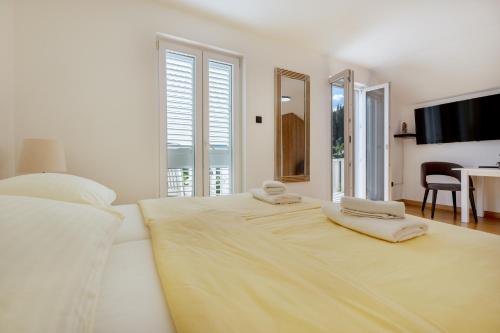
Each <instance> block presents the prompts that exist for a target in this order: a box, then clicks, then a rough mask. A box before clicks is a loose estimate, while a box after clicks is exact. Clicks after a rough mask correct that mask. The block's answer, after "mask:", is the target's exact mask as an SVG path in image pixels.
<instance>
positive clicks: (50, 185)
mask: <svg viewBox="0 0 500 333" xmlns="http://www.w3.org/2000/svg"><path fill="white" fill-rule="evenodd" d="M0 195H18V196H25V197H37V198H45V199H52V200H59V201H67V202H74V203H81V204H89V205H92V206H96V207H103V208H106V207H109V206H110V205H111V203H112V202H113V201H115V200H116V193H115V192H114V191H113V190H112V189H110V188H107V187H106V186H104V185H101V184H99V183H97V182H95V181H93V180H90V179H87V178H82V177H78V176H73V175H68V174H60V173H34V174H29V175H23V176H17V177H12V178H7V179H3V180H0Z"/></svg>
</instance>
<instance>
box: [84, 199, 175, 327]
mask: <svg viewBox="0 0 500 333" xmlns="http://www.w3.org/2000/svg"><path fill="white" fill-rule="evenodd" d="M114 208H115V209H116V210H118V211H119V212H121V213H122V214H123V215H124V216H125V219H124V220H123V223H122V225H121V226H120V229H118V231H117V234H116V237H115V240H114V245H113V246H112V248H111V252H110V255H109V259H108V262H107V264H106V267H105V269H104V272H103V278H102V284H101V290H100V296H99V300H98V304H97V309H96V315H95V324H94V332H95V333H114V332H117V333H118V332H119V333H136V332H147V333H175V328H174V324H173V322H172V319H171V317H170V315H169V310H168V306H167V304H166V302H165V297H164V295H163V290H162V288H161V284H160V279H159V277H158V274H157V272H156V265H155V262H154V257H153V249H152V247H151V241H150V235H149V231H148V229H147V228H146V227H145V225H144V223H143V220H142V214H141V211H140V208H139V206H138V205H121V206H115V207H114Z"/></svg>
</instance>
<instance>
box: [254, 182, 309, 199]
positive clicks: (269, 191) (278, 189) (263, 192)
mask: <svg viewBox="0 0 500 333" xmlns="http://www.w3.org/2000/svg"><path fill="white" fill-rule="evenodd" d="M251 192H252V195H253V197H254V198H255V199H258V200H261V201H264V202H267V203H270V204H273V205H282V204H291V203H297V202H301V201H302V197H301V196H300V195H299V194H295V193H288V192H287V188H286V186H285V184H283V183H282V182H279V181H275V180H266V181H265V182H264V183H263V184H262V188H255V189H253V190H251Z"/></svg>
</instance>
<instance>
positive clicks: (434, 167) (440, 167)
mask: <svg viewBox="0 0 500 333" xmlns="http://www.w3.org/2000/svg"><path fill="white" fill-rule="evenodd" d="M453 168H463V167H462V166H461V165H460V164H456V163H449V162H425V163H422V166H421V168H420V170H421V172H420V182H421V184H422V186H423V187H424V188H425V194H424V200H423V201H422V211H424V209H425V204H426V203H427V196H428V195H429V191H430V190H432V213H431V218H434V211H435V209H436V198H437V193H438V191H439V190H442V191H451V197H452V199H453V214H455V215H456V214H457V195H456V192H457V191H460V190H461V185H460V183H459V184H452V183H428V182H427V176H430V175H441V176H449V177H453V178H455V179H457V180H458V181H461V175H460V171H457V170H453ZM473 192H474V185H473V183H472V178H471V177H469V200H470V204H471V207H472V214H473V215H474V221H476V223H477V211H476V204H475V203H474V193H473ZM462 195H467V194H464V193H463V194H462Z"/></svg>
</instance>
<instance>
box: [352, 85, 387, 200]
mask: <svg viewBox="0 0 500 333" xmlns="http://www.w3.org/2000/svg"><path fill="white" fill-rule="evenodd" d="M359 104H360V105H359V107H356V109H355V115H354V120H355V121H354V142H355V148H354V155H355V168H354V173H355V175H354V182H355V196H356V197H359V198H366V199H370V200H390V179H389V174H390V173H389V84H388V83H384V84H380V85H376V86H372V87H365V88H362V89H360V98H359Z"/></svg>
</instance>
